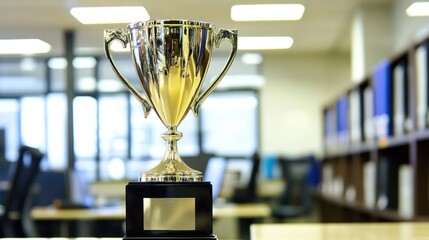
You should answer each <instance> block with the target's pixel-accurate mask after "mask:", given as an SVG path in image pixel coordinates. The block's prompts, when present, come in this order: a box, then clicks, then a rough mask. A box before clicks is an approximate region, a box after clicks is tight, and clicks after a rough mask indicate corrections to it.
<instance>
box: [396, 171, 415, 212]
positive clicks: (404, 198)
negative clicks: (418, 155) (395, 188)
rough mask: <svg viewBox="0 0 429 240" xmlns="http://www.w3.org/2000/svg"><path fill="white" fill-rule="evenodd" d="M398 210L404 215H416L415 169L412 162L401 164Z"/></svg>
mask: <svg viewBox="0 0 429 240" xmlns="http://www.w3.org/2000/svg"><path fill="white" fill-rule="evenodd" d="M398 185H399V193H398V201H399V203H398V205H399V206H398V212H399V215H401V216H403V217H412V216H413V215H414V184H413V170H412V167H411V165H410V164H402V165H401V166H399V184H398Z"/></svg>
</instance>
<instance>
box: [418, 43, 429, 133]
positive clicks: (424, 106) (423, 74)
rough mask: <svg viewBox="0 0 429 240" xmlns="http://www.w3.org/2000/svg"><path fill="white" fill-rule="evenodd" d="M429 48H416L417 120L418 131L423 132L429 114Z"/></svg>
mask: <svg viewBox="0 0 429 240" xmlns="http://www.w3.org/2000/svg"><path fill="white" fill-rule="evenodd" d="M427 48H428V46H427V43H426V44H422V45H420V46H419V47H417V48H416V52H415V68H416V69H415V70H416V115H417V116H416V118H417V129H418V130H423V129H425V128H426V126H427V112H428V49H427Z"/></svg>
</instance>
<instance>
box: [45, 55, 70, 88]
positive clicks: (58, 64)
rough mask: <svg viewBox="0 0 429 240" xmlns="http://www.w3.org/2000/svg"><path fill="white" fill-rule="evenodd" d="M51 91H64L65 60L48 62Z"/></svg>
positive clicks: (58, 59) (55, 59)
mask: <svg viewBox="0 0 429 240" xmlns="http://www.w3.org/2000/svg"><path fill="white" fill-rule="evenodd" d="M48 67H49V75H50V87H51V89H50V90H51V91H55V92H58V91H65V89H66V78H67V77H66V67H67V60H66V59H65V58H51V59H49V60H48Z"/></svg>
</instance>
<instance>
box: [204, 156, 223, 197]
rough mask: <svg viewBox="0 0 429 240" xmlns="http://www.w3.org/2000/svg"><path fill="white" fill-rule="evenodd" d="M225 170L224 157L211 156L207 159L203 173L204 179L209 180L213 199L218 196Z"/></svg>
mask: <svg viewBox="0 0 429 240" xmlns="http://www.w3.org/2000/svg"><path fill="white" fill-rule="evenodd" d="M225 170H226V159H225V158H222V157H212V158H210V159H209V161H208V163H207V167H206V171H205V173H204V181H207V182H211V184H212V190H213V199H216V198H217V197H219V195H220V192H221V189H222V184H223V179H224V176H225Z"/></svg>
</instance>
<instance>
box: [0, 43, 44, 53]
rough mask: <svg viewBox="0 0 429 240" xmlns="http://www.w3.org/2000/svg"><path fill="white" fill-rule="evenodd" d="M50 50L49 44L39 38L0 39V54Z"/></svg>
mask: <svg viewBox="0 0 429 240" xmlns="http://www.w3.org/2000/svg"><path fill="white" fill-rule="evenodd" d="M49 51H51V45H50V44H48V43H46V42H44V41H42V40H40V39H3V40H0V54H24V55H29V54H37V53H47V52H49Z"/></svg>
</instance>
